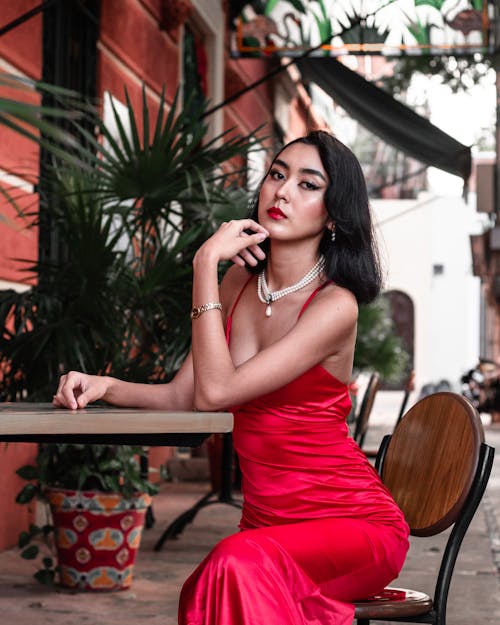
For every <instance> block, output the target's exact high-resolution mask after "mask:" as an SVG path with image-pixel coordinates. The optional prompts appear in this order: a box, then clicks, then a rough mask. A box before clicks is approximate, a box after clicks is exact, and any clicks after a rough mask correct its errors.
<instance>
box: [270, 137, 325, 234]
mask: <svg viewBox="0 0 500 625" xmlns="http://www.w3.org/2000/svg"><path fill="white" fill-rule="evenodd" d="M328 182H329V181H328V175H327V173H326V171H325V169H324V167H323V164H322V162H321V158H320V156H319V152H318V149H317V148H316V147H315V146H313V145H306V144H304V143H294V144H293V145H290V146H289V147H287V148H285V149H284V150H283V151H282V152H281V153H280V154H279V155H278V156H277V157H276V159H275V161H274V163H273V164H272V166H271V169H270V170H269V173H268V174H267V176H266V178H265V179H264V182H263V183H262V187H261V190H260V194H259V214H258V218H259V223H260V224H261V225H263V226H264V227H265V228H266V229H267V230H268V231H269V234H270V236H271V238H275V239H281V240H294V239H301V240H302V239H306V238H311V239H318V242H319V239H321V236H322V235H323V232H324V230H325V228H326V227H328V226H330V225H331V223H332V221H331V219H330V218H329V216H328V214H327V211H326V208H325V203H324V196H325V191H326V189H327V187H328Z"/></svg>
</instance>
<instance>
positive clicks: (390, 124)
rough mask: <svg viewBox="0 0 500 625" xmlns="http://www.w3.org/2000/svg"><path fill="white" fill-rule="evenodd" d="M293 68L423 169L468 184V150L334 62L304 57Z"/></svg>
mask: <svg viewBox="0 0 500 625" xmlns="http://www.w3.org/2000/svg"><path fill="white" fill-rule="evenodd" d="M297 66H298V68H299V70H300V72H301V74H302V78H303V79H304V81H306V82H307V81H311V82H314V83H316V84H317V85H318V86H319V87H321V89H323V91H325V92H326V93H328V94H329V95H330V96H331V97H332V99H333V100H335V102H337V103H338V104H339V105H340V106H341V107H342V108H343V109H345V110H346V111H347V113H349V115H351V116H352V117H353V118H354V119H356V120H358V121H359V122H360V123H361V124H362V125H363V126H365V127H366V128H367V129H368V130H370V131H371V132H373V133H374V134H376V135H377V136H379V137H380V138H381V139H383V140H384V141H386V142H387V143H390V144H391V145H393V146H394V147H396V148H398V149H400V150H401V151H403V152H405V153H406V154H408V155H409V156H411V157H412V158H415V159H416V160H418V161H420V162H422V163H425V164H426V165H430V166H432V167H438V168H439V169H442V170H444V171H447V172H449V173H450V174H454V175H456V176H461V177H462V178H463V180H464V183H465V185H466V184H467V181H468V179H469V176H470V173H471V160H472V157H471V150H470V147H467V146H465V145H463V144H462V143H460V142H458V141H456V140H455V139H453V137H450V136H449V135H447V134H446V133H445V132H443V131H442V130H440V129H439V128H437V127H436V126H434V125H433V124H431V123H430V121H429V120H428V119H426V118H425V117H421V116H420V115H418V114H417V113H415V111H413V110H412V109H410V108H408V107H407V106H405V105H404V104H402V103H401V102H398V101H397V100H395V99H394V98H393V97H392V96H391V95H390V94H389V93H387V92H386V91H383V90H382V89H380V88H379V87H377V86H375V85H374V84H373V83H371V82H369V81H367V80H365V79H364V78H363V77H362V76H360V75H359V74H357V73H356V72H353V71H351V70H350V69H349V68H347V67H346V66H345V65H343V64H342V63H340V62H339V61H337V59H335V58H330V57H328V58H327V57H324V58H322V57H308V58H303V59H299V60H297Z"/></svg>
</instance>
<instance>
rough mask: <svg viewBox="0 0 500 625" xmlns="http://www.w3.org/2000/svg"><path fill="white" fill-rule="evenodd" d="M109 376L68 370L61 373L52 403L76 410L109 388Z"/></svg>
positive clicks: (101, 395) (99, 397) (95, 399)
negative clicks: (64, 373)
mask: <svg viewBox="0 0 500 625" xmlns="http://www.w3.org/2000/svg"><path fill="white" fill-rule="evenodd" d="M110 380H111V378H109V377H107V376H98V375H87V374H86V373H81V372H79V371H70V372H69V373H67V374H66V375H62V376H61V378H60V380H59V386H58V387H57V391H56V394H55V395H54V397H53V400H52V403H53V405H54V406H56V407H57V408H69V409H71V410H77V409H78V408H85V406H86V405H87V404H88V403H90V402H92V401H97V400H98V399H101V398H102V397H104V395H105V394H106V391H107V390H108V388H109V385H110Z"/></svg>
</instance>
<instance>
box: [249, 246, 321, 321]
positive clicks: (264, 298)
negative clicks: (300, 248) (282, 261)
mask: <svg viewBox="0 0 500 625" xmlns="http://www.w3.org/2000/svg"><path fill="white" fill-rule="evenodd" d="M324 267H325V257H324V256H320V257H319V260H318V262H317V263H316V264H315V265H314V267H313V268H312V269H311V270H310V271H309V272H308V273H306V275H305V276H304V277H303V278H302V279H301V280H299V281H298V282H296V283H295V284H292V286H287V287H285V288H284V289H281V290H280V291H273V292H272V293H271V291H270V290H269V287H268V286H267V282H266V276H265V273H264V270H262V271H261V272H260V273H259V277H258V279H257V295H258V297H259V299H260V301H261V302H262V303H263V304H267V308H266V317H270V316H271V315H272V310H271V304H272V303H273V302H275V301H276V300H278V299H280V298H281V297H285V295H290V293H295V291H300V289H303V288H304V287H305V286H307V285H308V284H309V283H311V282H312V281H313V280H315V279H316V278H317V277H318V276H319V274H320V273H321V272H322V271H323V269H324Z"/></svg>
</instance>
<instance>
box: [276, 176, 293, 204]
mask: <svg viewBox="0 0 500 625" xmlns="http://www.w3.org/2000/svg"><path fill="white" fill-rule="evenodd" d="M289 194H290V193H289V187H288V180H286V181H284V182H283V183H282V184H281V185H279V187H278V188H277V189H276V193H275V195H276V197H277V198H278V199H280V200H284V201H285V202H288V197H289Z"/></svg>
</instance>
